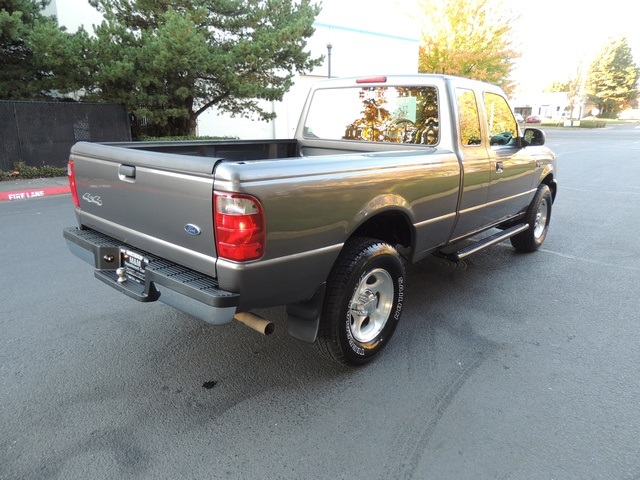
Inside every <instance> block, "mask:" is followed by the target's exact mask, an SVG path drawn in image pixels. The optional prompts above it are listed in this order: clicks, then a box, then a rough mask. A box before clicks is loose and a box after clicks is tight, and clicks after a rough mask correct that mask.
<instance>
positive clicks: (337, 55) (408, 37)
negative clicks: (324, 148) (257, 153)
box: [198, 0, 419, 139]
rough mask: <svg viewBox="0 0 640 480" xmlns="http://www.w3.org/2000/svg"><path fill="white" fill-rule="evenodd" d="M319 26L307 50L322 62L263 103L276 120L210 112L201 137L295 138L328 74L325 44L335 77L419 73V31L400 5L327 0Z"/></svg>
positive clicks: (200, 121)
mask: <svg viewBox="0 0 640 480" xmlns="http://www.w3.org/2000/svg"><path fill="white" fill-rule="evenodd" d="M315 28H316V32H315V34H314V35H313V37H311V38H310V39H309V41H308V48H309V51H310V52H311V54H312V56H313V57H319V56H321V55H324V56H325V61H324V64H323V65H321V66H320V67H318V68H316V69H315V70H314V71H312V72H310V73H309V74H308V75H299V76H298V77H297V78H296V79H295V85H294V86H293V87H292V88H291V90H290V91H289V92H288V93H287V94H286V95H285V97H284V99H283V101H282V102H272V103H269V102H264V103H263V104H262V106H263V108H265V109H267V110H268V111H275V113H276V114H277V118H276V120H275V121H272V122H261V121H257V120H249V119H244V118H232V117H230V116H229V115H228V114H225V113H220V112H218V111H217V110H216V109H214V108H211V109H209V110H208V111H207V112H205V113H203V114H202V115H200V117H199V119H198V135H201V136H202V135H211V136H232V137H238V138H240V139H251V138H292V137H293V135H294V133H295V130H296V127H297V123H298V119H299V117H300V113H301V111H302V107H303V104H304V101H305V99H306V97H307V93H308V91H309V88H310V86H311V85H312V84H313V83H315V82H316V81H318V80H322V79H326V78H327V76H328V73H329V56H328V51H327V44H331V46H332V48H331V57H330V58H331V76H332V77H350V76H363V75H378V74H403V73H406V74H414V73H417V72H418V46H419V41H418V38H419V31H418V28H417V26H416V24H415V22H414V21H412V20H411V19H410V18H409V17H408V16H407V14H406V11H405V10H403V9H402V8H400V7H399V3H397V2H393V1H391V0H368V1H366V0H358V1H351V2H345V1H343V0H324V2H323V10H322V13H321V14H320V15H319V16H318V18H317V20H316V23H315Z"/></svg>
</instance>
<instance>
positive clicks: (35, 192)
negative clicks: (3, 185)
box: [0, 186, 71, 202]
mask: <svg viewBox="0 0 640 480" xmlns="http://www.w3.org/2000/svg"><path fill="white" fill-rule="evenodd" d="M64 193H71V189H70V188H69V187H68V186H66V187H46V188H39V189H38V188H36V189H30V190H16V191H13V192H0V202H5V201H14V200H27V199H29V198H39V197H46V196H49V195H61V194H64Z"/></svg>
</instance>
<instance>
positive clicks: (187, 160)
mask: <svg viewBox="0 0 640 480" xmlns="http://www.w3.org/2000/svg"><path fill="white" fill-rule="evenodd" d="M70 159H71V160H72V161H73V164H74V171H75V177H76V186H77V192H78V198H79V202H80V208H79V209H77V210H76V212H77V217H78V222H79V224H80V225H81V226H83V227H89V228H91V229H94V230H97V231H99V232H102V233H105V234H107V235H109V236H111V237H114V238H116V239H118V240H121V241H122V242H125V243H128V244H131V245H132V246H133V247H137V248H140V249H143V250H146V251H148V252H151V253H154V254H156V255H160V256H162V257H163V258H166V259H168V260H171V261H174V262H177V263H180V264H182V265H185V266H188V267H190V268H194V269H196V270H198V271H201V272H203V273H205V274H207V275H211V276H214V277H215V260H216V250H215V239H214V227H213V212H212V196H213V191H212V189H213V171H214V168H215V165H216V163H217V162H219V161H220V159H216V158H207V157H195V156H186V155H176V154H169V153H158V152H149V151H144V150H137V149H128V148H121V147H112V146H108V145H100V144H91V143H84V142H80V143H77V144H76V145H75V146H74V147H73V148H72V150H71V157H70Z"/></svg>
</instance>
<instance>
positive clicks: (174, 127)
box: [90, 0, 321, 135]
mask: <svg viewBox="0 0 640 480" xmlns="http://www.w3.org/2000/svg"><path fill="white" fill-rule="evenodd" d="M90 3H91V4H92V5H93V6H94V7H96V8H98V10H99V11H101V12H102V13H103V14H104V18H105V20H104V22H103V23H102V24H101V25H99V26H98V27H97V29H96V40H95V43H94V49H95V56H94V61H95V62H96V66H95V75H94V78H93V82H92V85H91V91H92V92H93V93H94V94H98V95H99V97H100V98H102V99H104V100H108V101H111V102H115V103H120V104H123V105H125V106H126V108H127V109H128V110H129V112H130V113H131V114H132V115H134V116H135V117H136V118H137V119H138V120H142V119H144V121H145V122H148V124H149V126H150V127H151V128H150V130H149V129H148V130H147V132H148V133H150V134H153V135H186V134H193V133H195V128H196V120H197V118H198V116H199V115H200V114H201V113H202V112H204V111H205V110H207V109H208V108H209V107H211V106H213V105H215V106H216V107H217V108H218V109H220V110H222V111H226V112H230V113H231V114H235V115H254V116H256V117H257V118H260V119H269V118H272V117H273V114H272V113H269V112H267V111H265V110H263V109H262V108H261V106H260V102H259V100H261V99H262V100H281V99H282V97H283V95H284V93H285V92H287V91H288V90H289V88H290V87H291V85H292V79H293V75H294V73H295V72H296V71H297V72H302V71H305V70H308V69H311V68H312V67H314V66H315V65H318V64H319V62H320V60H321V59H313V58H311V57H310V54H309V53H308V52H306V51H305V47H306V39H307V38H308V37H310V36H311V35H312V34H313V31H314V28H313V21H314V19H315V17H316V15H317V14H318V13H319V7H317V6H315V5H313V4H311V3H310V0H300V1H292V0H220V1H215V2H212V1H210V0H90Z"/></svg>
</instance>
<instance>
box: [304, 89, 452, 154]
mask: <svg viewBox="0 0 640 480" xmlns="http://www.w3.org/2000/svg"><path fill="white" fill-rule="evenodd" d="M304 136H305V137H306V138H322V139H327V140H355V141H361V142H362V141H364V142H388V143H412V144H420V145H436V144H437V143H438V142H439V140H440V118H439V106H438V92H437V90H436V88H435V87H431V86H421V87H386V86H375V87H358V88H353V87H350V88H333V89H326V90H325V89H323V90H316V92H315V94H314V96H313V100H312V102H311V107H310V108H309V113H308V114H307V118H306V119H305V129H304Z"/></svg>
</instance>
